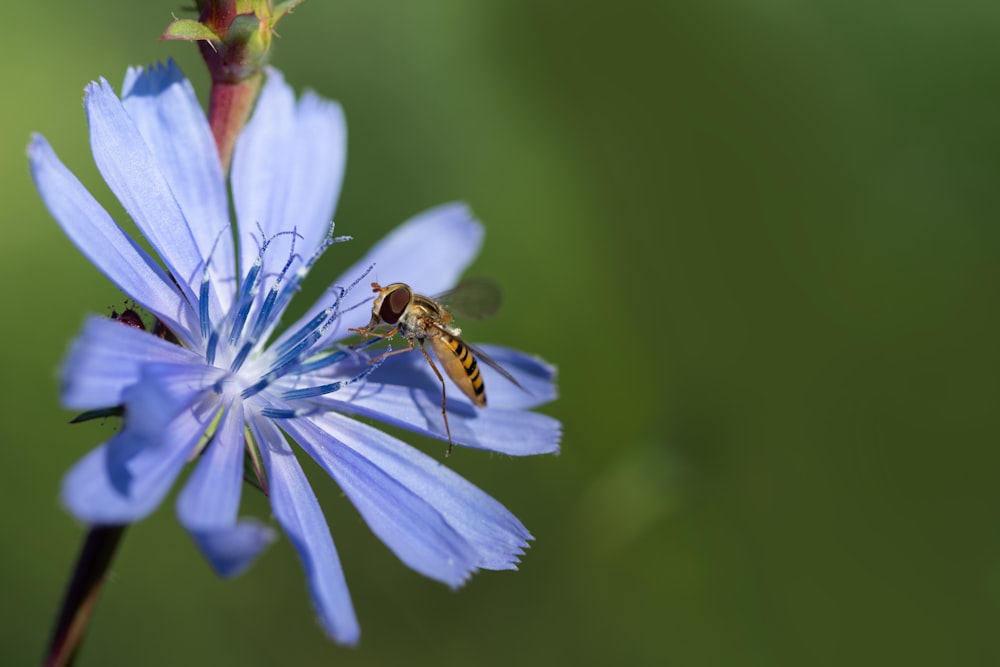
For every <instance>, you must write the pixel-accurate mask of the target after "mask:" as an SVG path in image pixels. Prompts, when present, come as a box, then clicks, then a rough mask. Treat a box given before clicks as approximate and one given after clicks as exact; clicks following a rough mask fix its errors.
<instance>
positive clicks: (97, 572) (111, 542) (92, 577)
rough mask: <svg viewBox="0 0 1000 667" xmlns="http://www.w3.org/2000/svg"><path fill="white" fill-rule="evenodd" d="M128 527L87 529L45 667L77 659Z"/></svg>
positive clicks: (67, 663)
mask: <svg viewBox="0 0 1000 667" xmlns="http://www.w3.org/2000/svg"><path fill="white" fill-rule="evenodd" d="M126 528H127V526H124V525H120V526H92V527H91V528H90V530H89V531H88V532H87V537H86V538H85V539H84V542H83V547H81V549H80V555H79V557H78V558H77V561H76V569H75V570H74V572H73V578H72V579H71V580H70V582H69V587H68V588H67V589H66V597H65V599H64V600H63V604H62V611H61V612H60V614H59V620H58V622H57V623H56V627H55V631H54V632H53V633H52V641H51V642H49V651H48V654H47V655H46V657H45V667H67V666H68V665H72V664H73V660H74V659H76V654H77V651H78V650H79V648H80V644H81V642H82V641H83V637H84V635H85V634H86V631H87V625H88V623H89V622H90V616H91V614H92V613H93V611H94V606H95V605H96V604H97V596H98V595H99V594H100V592H101V586H102V584H104V579H105V578H106V577H107V573H108V568H109V567H110V566H111V561H112V559H113V558H114V555H115V550H116V549H117V548H118V543H119V542H120V541H121V538H122V536H123V535H124V534H125V529H126Z"/></svg>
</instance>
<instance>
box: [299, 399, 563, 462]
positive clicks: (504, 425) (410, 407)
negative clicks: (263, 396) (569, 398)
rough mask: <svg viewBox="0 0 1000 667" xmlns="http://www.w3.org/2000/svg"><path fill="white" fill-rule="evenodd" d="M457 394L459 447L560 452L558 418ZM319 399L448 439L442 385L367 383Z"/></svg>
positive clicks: (454, 420)
mask: <svg viewBox="0 0 1000 667" xmlns="http://www.w3.org/2000/svg"><path fill="white" fill-rule="evenodd" d="M341 394H343V397H341ZM457 394H458V392H457V391H450V392H448V394H447V398H448V425H449V426H450V428H451V437H452V440H453V441H454V443H455V444H456V445H461V446H463V447H470V448H472V449H485V450H488V451H491V452H499V453H501V454H509V455H511V456H532V455H535V454H557V453H558V452H559V441H560V439H561V437H562V425H561V424H560V423H559V421H558V420H556V419H553V418H552V417H549V416H548V415H543V414H539V413H537V412H526V411H524V410H505V409H503V408H494V407H488V408H477V407H474V406H473V405H472V404H471V403H469V402H468V400H467V399H465V398H464V397H458V396H457ZM316 400H317V403H319V404H320V405H322V406H323V407H324V408H325V409H327V410H335V411H338V412H345V413H348V414H358V415H364V416H366V417H372V418H375V419H378V420H379V421H382V422H385V423H386V424H390V425H392V426H399V427H401V428H405V429H407V430H410V431H413V432H415V433H420V434H421V435H429V436H433V437H435V438H439V439H442V440H443V439H445V438H446V437H447V436H446V433H445V428H444V420H443V418H442V417H441V385H440V384H438V385H437V387H436V389H434V390H431V391H424V390H422V389H415V388H411V387H401V386H396V385H387V384H378V383H376V382H371V381H369V382H368V383H366V384H365V385H364V386H363V387H360V388H358V389H357V390H353V391H352V390H350V389H349V390H345V391H342V392H338V393H337V394H332V395H331V396H326V397H323V398H321V399H316Z"/></svg>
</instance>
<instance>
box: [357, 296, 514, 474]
mask: <svg viewBox="0 0 1000 667" xmlns="http://www.w3.org/2000/svg"><path fill="white" fill-rule="evenodd" d="M372 291H374V292H375V293H376V294H377V296H376V297H375V300H374V301H373V302H372V319H371V321H370V322H369V323H368V324H367V325H366V326H364V327H359V328H356V329H354V328H352V329H350V331H352V332H354V333H357V334H361V335H362V336H364V337H365V338H369V337H371V336H376V337H378V338H384V339H389V338H392V337H393V336H395V335H396V334H397V333H398V334H399V335H400V336H402V337H403V338H404V339H406V342H407V347H406V348H405V349H402V350H389V351H388V352H385V353H384V354H382V355H380V356H378V357H376V358H375V359H373V360H372V362H376V361H381V360H382V359H385V358H386V357H390V356H392V355H395V354H401V353H403V352H410V351H412V350H413V349H414V341H416V342H417V343H418V344H419V345H420V352H421V353H423V355H424V358H425V359H427V363H428V364H430V366H431V370H433V371H434V374H435V375H436V376H437V379H438V380H439V381H440V382H441V416H442V417H443V418H444V428H445V432H446V433H447V434H448V452H447V454H446V456H451V450H452V448H453V447H454V443H453V442H452V439H451V427H450V426H449V425H448V411H447V407H448V399H447V396H446V392H445V384H444V377H443V376H442V375H441V371H439V370H438V368H437V365H436V364H435V363H434V360H433V359H431V356H430V355H429V354H427V347H430V348H431V350H433V352H434V356H436V357H437V358H438V361H440V362H441V366H442V367H443V368H444V372H445V373H446V374H447V375H448V377H449V378H451V380H452V382H454V383H455V384H456V385H457V386H458V388H459V389H461V390H462V393H463V394H465V395H466V396H467V397H468V398H469V400H470V401H472V403H473V405H476V406H477V407H480V408H485V407H486V385H485V383H484V382H483V376H482V373H480V371H479V364H478V363H477V359H478V360H479V361H482V362H483V363H485V364H486V365H488V366H489V367H490V368H493V369H494V370H495V371H497V372H498V373H500V374H501V375H502V376H504V377H505V378H507V379H508V380H510V381H511V382H513V383H514V384H515V385H516V386H518V387H520V388H521V389H522V390H524V391H527V390H526V389H524V387H522V386H521V383H519V382H518V381H517V380H515V379H514V376H513V375H511V374H510V373H508V372H507V371H506V370H504V369H503V368H502V367H501V366H500V364H498V363H497V362H495V361H493V359H491V358H490V357H489V356H488V355H487V354H486V353H485V352H483V351H482V350H480V349H478V348H476V347H473V346H472V345H470V344H469V343H467V342H465V341H464V340H462V339H461V338H460V337H459V336H461V334H462V330H461V329H459V328H457V327H454V326H450V323H451V322H452V321H453V319H454V318H453V317H452V314H451V312H449V310H448V308H451V309H453V310H455V312H456V313H459V314H460V315H463V316H465V317H468V318H469V319H484V318H486V317H490V316H491V315H493V313H495V312H496V310H497V308H499V306H500V290H499V288H498V287H497V286H496V285H495V284H493V283H492V282H489V281H487V280H481V279H478V280H477V279H466V280H464V281H463V282H461V283H459V284H458V286H456V287H455V289H453V290H451V291H449V292H446V293H444V294H442V295H440V296H438V297H437V298H434V299H432V298H430V297H427V296H424V295H422V294H417V293H416V292H414V291H413V288H411V287H410V286H409V285H407V284H406V283H391V284H389V285H386V286H385V287H382V286H381V285H379V284H378V283H377V282H375V283H372ZM442 302H444V303H447V304H448V308H446V307H445V306H444V305H442ZM380 327H390V329H389V330H388V331H385V332H379V331H377V329H379V328H380Z"/></svg>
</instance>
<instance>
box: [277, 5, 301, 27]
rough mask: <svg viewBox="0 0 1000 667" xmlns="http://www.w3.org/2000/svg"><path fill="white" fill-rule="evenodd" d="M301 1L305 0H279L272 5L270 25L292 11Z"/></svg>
mask: <svg viewBox="0 0 1000 667" xmlns="http://www.w3.org/2000/svg"><path fill="white" fill-rule="evenodd" d="M303 2H305V0H285V2H279V3H278V4H277V5H275V6H274V9H273V10H271V25H274V24H275V23H277V22H278V21H280V20H281V18H282V17H283V16H284V15H285V14H287V13H288V12H290V11H292V10H293V9H295V8H296V7H298V6H299V5H301V4H302V3H303Z"/></svg>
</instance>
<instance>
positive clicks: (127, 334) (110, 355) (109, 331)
mask: <svg viewBox="0 0 1000 667" xmlns="http://www.w3.org/2000/svg"><path fill="white" fill-rule="evenodd" d="M150 362H170V363H177V364H190V365H192V366H193V367H196V368H202V369H204V368H207V367H205V362H204V360H203V359H201V358H200V357H199V356H198V355H196V354H194V353H193V352H190V351H188V350H186V349H184V348H182V347H180V346H179V345H174V344H173V343H168V342H166V341H164V340H162V339H160V338H158V337H156V336H154V335H152V334H150V333H147V332H145V331H141V330H139V329H135V328H132V327H129V326H125V325H123V324H121V323H119V322H116V321H115V320H109V319H107V318H104V317H91V318H89V319H88V320H87V322H86V323H85V324H84V327H83V331H82V332H81V333H80V335H79V336H78V337H77V338H76V339H75V340H74V341H73V344H72V346H71V347H70V350H69V353H68V354H67V355H66V359H65V361H63V364H62V368H61V370H60V376H61V385H62V386H61V391H60V397H61V399H62V402H63V404H64V405H65V406H66V407H67V408H71V409H74V410H93V409H97V408H106V407H111V406H114V405H121V404H122V402H123V400H124V399H123V392H124V390H125V388H126V387H128V386H130V385H133V384H135V383H136V382H138V381H139V378H140V376H141V373H142V369H143V366H144V365H145V364H148V363H150ZM207 372H208V373H210V374H211V373H216V374H217V373H220V372H221V371H218V370H209V371H207Z"/></svg>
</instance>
